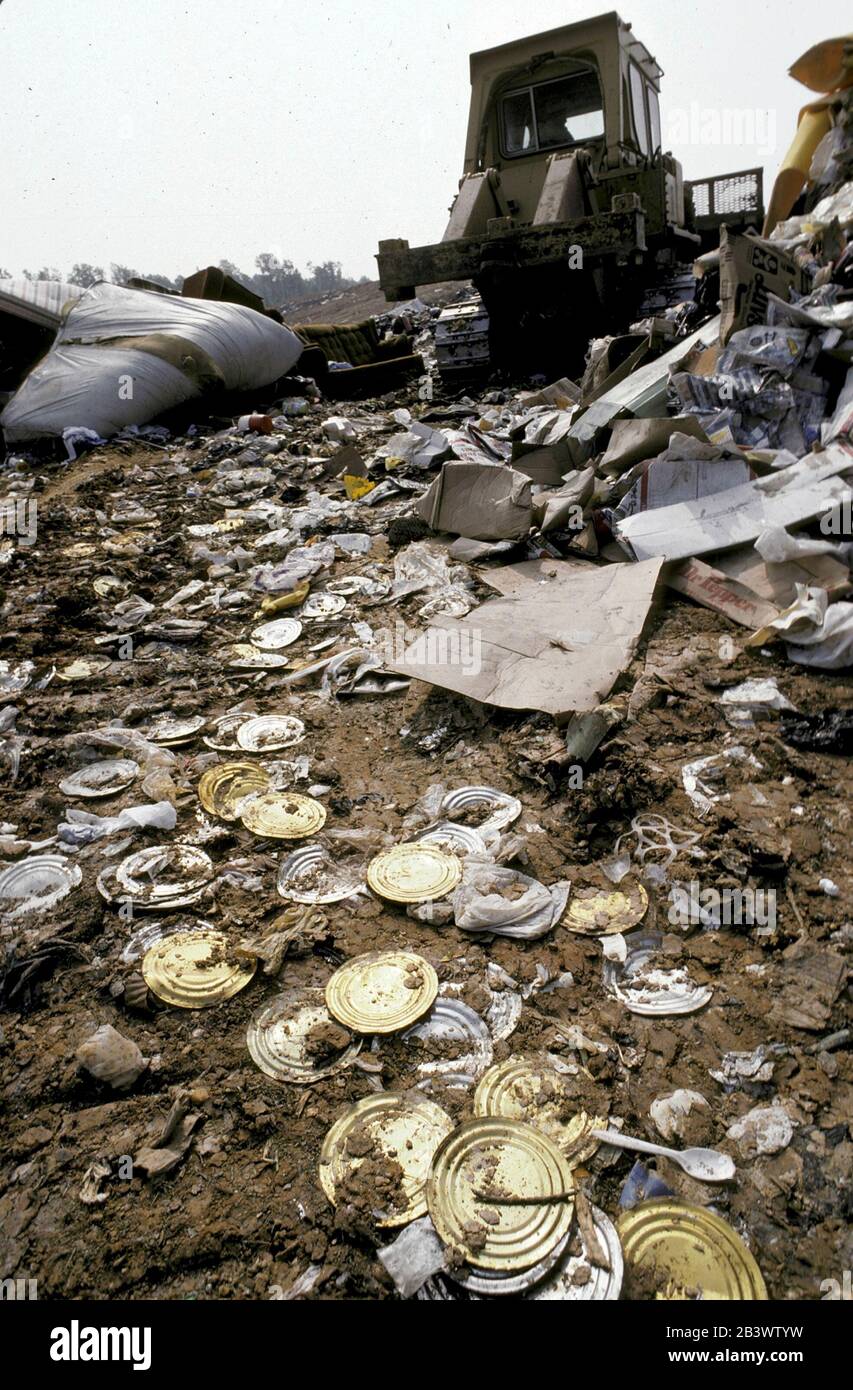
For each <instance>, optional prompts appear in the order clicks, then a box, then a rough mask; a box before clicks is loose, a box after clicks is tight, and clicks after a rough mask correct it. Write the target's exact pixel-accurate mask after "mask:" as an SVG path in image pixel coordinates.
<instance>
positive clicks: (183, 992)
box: [142, 931, 257, 1009]
mask: <svg viewBox="0 0 853 1390" xmlns="http://www.w3.org/2000/svg"><path fill="white" fill-rule="evenodd" d="M230 946H231V943H230V942H229V940H228V938H227V937H226V936H224V935H223V934H222V932H217V931H209V932H197V931H196V932H192V931H189V932H175V933H173V935H171V936H167V937H164V938H163V940H162V941H158V942H157V943H156V944H155V945H154V946H152V947H151V948H150V950H148V951H146V953H145V956H144V958H143V961H142V976H143V979H144V980H145V983H146V984H147V986H148V988H149V989H150V990H152V991H153V993H154V994H156V995H157V998H158V999H162V1000H163V1001H164V1003H166V1004H174V1006H175V1007H176V1008H178V1009H206V1008H209V1007H210V1005H211V1004H221V1003H222V1002H223V1000H225V999H230V998H231V997H232V995H234V994H237V993H239V991H240V990H241V989H245V987H246V985H247V984H248V983H249V981H250V980H251V978H252V976H253V975H254V973H255V970H256V968H257V961H254V960H242V959H241V960H235V959H233V958H232V957H230V955H229V951H230Z"/></svg>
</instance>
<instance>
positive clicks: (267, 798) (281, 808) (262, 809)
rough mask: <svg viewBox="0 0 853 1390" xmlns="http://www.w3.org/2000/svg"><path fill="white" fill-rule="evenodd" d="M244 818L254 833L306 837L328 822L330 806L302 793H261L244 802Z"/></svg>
mask: <svg viewBox="0 0 853 1390" xmlns="http://www.w3.org/2000/svg"><path fill="white" fill-rule="evenodd" d="M240 820H241V822H242V823H243V825H245V827H246V829H247V830H251V831H252V834H253V835H263V836H268V837H270V838H272V839H276V840H302V839H304V838H305V837H306V836H307V835H313V834H314V833H315V832H316V831H317V830H319V829H320V828H321V827H322V826H323V825H324V824H325V822H326V808H325V806H323V805H321V803H320V802H319V801H315V800H314V798H313V796H303V795H302V793H301V792H259V793H258V794H257V795H255V796H250V797H248V799H246V800H244V801H243V802H242V803H241V805H240Z"/></svg>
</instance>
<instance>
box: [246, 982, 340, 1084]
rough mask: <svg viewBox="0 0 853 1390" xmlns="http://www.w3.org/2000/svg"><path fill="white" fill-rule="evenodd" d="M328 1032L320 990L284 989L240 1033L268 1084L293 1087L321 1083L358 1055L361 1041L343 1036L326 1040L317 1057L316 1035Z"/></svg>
mask: <svg viewBox="0 0 853 1390" xmlns="http://www.w3.org/2000/svg"><path fill="white" fill-rule="evenodd" d="M324 1027H325V1028H326V1029H327V1030H328V1029H329V1028H330V1027H332V1028H335V1029H336V1030H337V1032H338V1033H342V1032H343V1030H342V1029H341V1028H339V1027H338V1026H337V1024H333V1023H332V1019H331V1018H330V1016H329V1012H328V1010H327V1008H326V1000H325V997H324V994H323V991H322V990H321V989H301V990H288V991H286V992H285V993H284V994H279V995H278V996H277V997H276V998H275V999H271V1000H269V1001H268V1002H267V1003H266V1004H264V1006H263V1008H262V1009H259V1010H258V1012H257V1013H256V1014H255V1016H254V1018H252V1020H251V1022H250V1023H249V1027H248V1029H247V1030H246V1043H247V1046H248V1048H249V1052H250V1053H251V1055H252V1060H253V1061H254V1062H255V1063H256V1065H257V1066H259V1067H260V1069H261V1071H262V1072H265V1073H266V1075H267V1076H271V1077H272V1078H273V1080H274V1081H290V1082H293V1083H294V1084H295V1085H297V1086H305V1085H309V1084H310V1083H311V1082H314V1081H322V1080H323V1079H324V1078H325V1077H327V1076H334V1075H336V1073H337V1072H339V1071H343V1070H344V1068H345V1067H348V1066H350V1065H351V1064H352V1063H353V1062H354V1061H355V1059H356V1057H357V1056H358V1054H359V1052H360V1051H361V1046H362V1039H361V1038H353V1037H351V1036H349V1035H348V1034H346V1035H345V1037H346V1041H345V1040H344V1037H342V1038H341V1039H340V1041H341V1043H343V1046H341V1047H337V1048H336V1047H335V1044H336V1041H337V1040H336V1039H334V1038H329V1039H328V1040H327V1046H328V1051H327V1052H325V1053H319V1052H318V1051H316V1050H315V1049H314V1047H313V1046H312V1043H314V1042H317V1041H320V1037H319V1030H321V1029H323V1028H324Z"/></svg>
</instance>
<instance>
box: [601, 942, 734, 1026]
mask: <svg viewBox="0 0 853 1390" xmlns="http://www.w3.org/2000/svg"><path fill="white" fill-rule="evenodd" d="M662 940H663V938H662V937H660V936H655V935H648V934H646V933H640V932H636V933H635V934H634V935H633V936H632V937H629V939H628V953H627V956H626V958H625V960H624V961H616V960H605V962H604V970H603V974H604V987H605V989H606V990H607V991H608V992H609V993H610V994H612V995H613V996H614V998H616V999H618V1000H619V1002H620V1003H621V1004H624V1005H625V1007H626V1009H629V1010H630V1011H631V1013H634V1014H642V1015H645V1016H646V1017H650V1018H656V1017H666V1016H668V1015H670V1014H692V1013H695V1012H696V1010H697V1009H702V1008H704V1007H705V1005H706V1004H708V1003H710V1001H711V999H712V997H713V994H714V991H713V989H712V988H711V986H710V985H700V984H697V983H696V981H695V980H693V979H691V978H690V973H689V971H688V969H687V967H686V966H684V965H675V966H673V965H672V963H671V961H670V962H669V967H670V968H667V966H666V965H661V963H660V956H661V944H662Z"/></svg>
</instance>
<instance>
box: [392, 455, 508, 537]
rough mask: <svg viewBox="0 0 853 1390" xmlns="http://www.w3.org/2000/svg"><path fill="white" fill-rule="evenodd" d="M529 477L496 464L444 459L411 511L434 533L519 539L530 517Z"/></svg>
mask: <svg viewBox="0 0 853 1390" xmlns="http://www.w3.org/2000/svg"><path fill="white" fill-rule="evenodd" d="M531 489H532V484H531V482H530V479H529V478H527V477H525V475H524V474H523V473H517V472H516V471H515V469H514V468H508V467H506V466H505V465H504V464H500V463H496V464H490V463H445V464H444V466H443V467H442V470H441V472H440V474H439V475H438V477H437V478H436V480H435V482H434V483H433V484H432V486H431V487H430V489H429V491H428V492H426V493H425V494H424V496H423V497H422V498H421V500H420V501H419V502H418V504H417V506H416V507H415V511H416V512H417V514H418V516H420V517H421V518H422V519H423V520H424V521H425V522H426V523H427V525H428V526H431V527H432V529H433V531H447V532H450V533H451V534H453V535H457V536H465V537H466V538H467V539H468V540H472V541H501V540H520V539H521V537H522V536H526V535H527V533H528V531H529V530H530V527H531V523H532V520H533V508H532V501H533V493H532V490H531Z"/></svg>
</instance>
